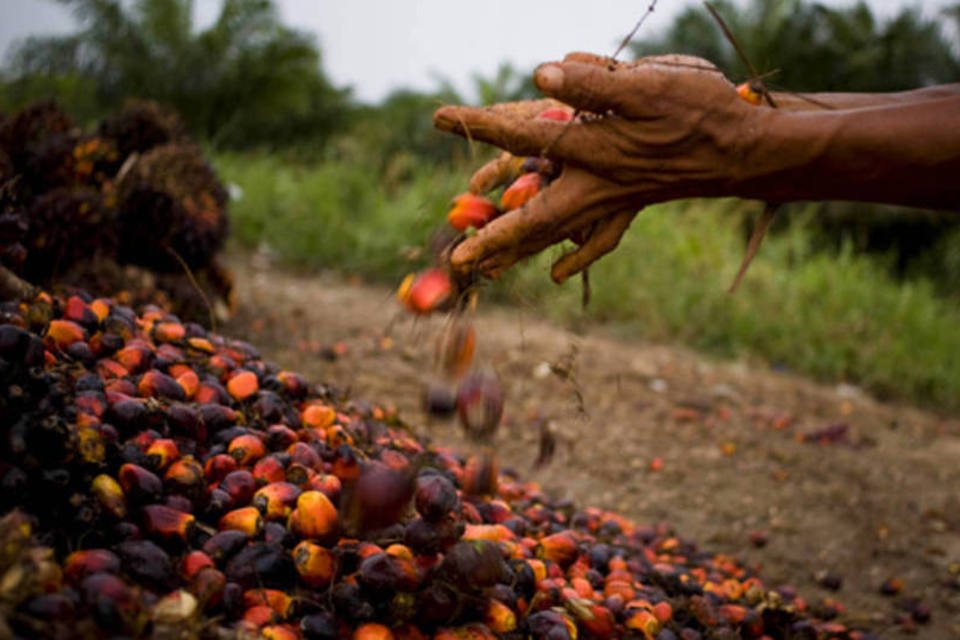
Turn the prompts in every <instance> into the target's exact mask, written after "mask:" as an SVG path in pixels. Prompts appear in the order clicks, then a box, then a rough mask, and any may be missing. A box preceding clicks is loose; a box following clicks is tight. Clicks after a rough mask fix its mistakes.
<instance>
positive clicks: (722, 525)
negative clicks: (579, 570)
mask: <svg viewBox="0 0 960 640" xmlns="http://www.w3.org/2000/svg"><path fill="white" fill-rule="evenodd" d="M232 262H233V264H232V266H233V267H234V268H235V269H236V270H237V272H238V273H237V275H238V278H237V281H238V282H239V283H241V284H240V286H239V299H240V310H239V313H238V315H237V317H236V318H235V320H233V321H232V322H231V326H230V327H229V332H231V333H233V334H235V335H238V337H239V336H243V337H246V338H248V339H249V340H251V341H252V342H254V343H255V344H257V345H258V347H259V348H260V349H261V351H262V355H263V356H264V357H265V358H268V359H272V360H276V361H278V362H279V363H281V364H282V365H284V366H287V367H290V368H292V369H295V370H297V371H300V372H302V373H303V374H305V375H307V376H309V377H310V378H311V379H313V380H317V381H321V380H322V381H329V382H335V383H336V384H337V385H339V386H340V387H341V388H342V389H344V390H345V391H349V393H350V394H351V395H352V396H354V397H357V398H369V399H374V398H375V399H377V400H378V401H379V402H382V403H394V404H395V405H396V406H397V407H398V408H399V409H400V411H401V416H402V417H404V418H405V420H406V421H407V422H408V423H410V424H412V425H414V426H416V428H417V429H418V430H421V431H422V432H424V433H428V434H429V435H430V437H432V438H433V439H434V441H435V442H437V443H441V444H450V445H453V446H456V447H458V448H463V447H465V446H466V445H465V444H464V443H463V441H462V439H461V437H460V434H459V432H458V428H457V426H456V424H455V423H454V422H436V421H435V422H433V423H431V422H430V421H429V420H428V418H427V417H426V416H425V414H424V413H423V410H422V408H421V401H420V398H421V394H422V391H423V388H424V386H425V384H426V383H427V382H428V381H429V380H430V379H431V378H433V377H434V376H435V375H436V371H435V367H434V366H433V361H434V345H435V340H436V337H437V336H438V335H439V333H440V330H441V328H442V326H443V322H444V320H443V319H442V318H431V319H427V320H424V319H417V320H414V319H411V318H410V317H409V316H407V315H406V314H404V313H402V312H401V311H400V309H399V306H398V305H397V304H396V302H395V301H394V299H393V297H392V292H391V291H389V290H388V289H386V288H382V287H371V286H366V285H360V284H357V283H348V282H346V281H344V280H342V279H337V278H334V277H332V276H328V275H316V274H293V273H290V272H288V271H284V270H280V269H277V268H274V267H271V266H270V265H269V264H267V263H265V262H263V261H262V260H259V259H258V258H257V257H251V256H235V258H234V259H233V261H232ZM595 286H603V283H596V284H595ZM476 324H477V335H478V356H477V362H479V363H481V364H484V363H485V364H491V365H493V366H494V367H495V368H496V369H497V371H498V372H499V373H500V375H501V376H502V377H503V380H504V384H505V387H506V390H507V420H506V424H505V425H504V426H503V428H502V429H501V431H500V433H499V436H498V438H497V449H498V451H499V453H500V455H501V460H502V464H503V465H504V466H505V467H512V468H513V469H516V470H517V471H518V472H520V473H521V474H522V475H523V476H524V477H526V478H529V479H533V480H537V481H539V482H540V483H542V484H543V486H544V487H545V488H546V489H547V490H549V491H551V492H553V493H555V494H559V495H564V496H569V497H570V498H572V499H573V500H575V501H577V502H578V503H582V504H591V505H596V506H602V507H607V508H614V509H617V510H618V511H620V512H622V513H623V514H624V515H626V516H628V517H631V518H633V519H635V520H636V521H638V522H656V521H663V520H665V521H668V522H670V523H671V524H672V525H674V527H675V529H676V531H677V533H678V534H679V535H681V536H682V537H685V538H690V539H693V540H696V541H697V542H698V543H699V544H700V546H701V547H702V548H707V549H711V550H715V551H717V552H722V553H727V554H731V555H736V556H737V557H740V558H743V559H744V560H746V561H749V562H751V563H757V564H759V565H762V567H763V571H762V575H763V576H764V578H765V581H766V583H767V584H769V585H778V584H790V585H793V586H794V587H796V588H797V589H798V590H799V591H800V593H801V594H802V595H803V596H805V597H806V599H807V600H808V602H810V603H811V604H816V603H817V602H819V601H820V600H821V599H822V598H824V597H830V598H836V599H838V600H840V601H841V602H842V603H843V604H844V605H846V607H847V613H846V615H845V616H844V617H843V619H844V620H845V621H846V622H851V623H852V622H856V621H862V622H863V623H865V624H868V625H869V626H871V627H872V628H873V629H874V630H876V631H877V632H878V633H879V634H880V636H881V637H883V638H898V637H904V630H903V629H902V627H901V626H900V625H897V624H895V623H894V622H893V621H894V618H895V617H896V616H897V615H898V614H900V613H902V609H900V608H898V605H900V604H901V603H903V602H904V601H905V600H907V599H919V600H921V601H922V602H923V603H924V604H926V605H928V606H929V607H930V609H931V611H932V620H931V622H930V623H929V624H927V625H920V626H918V627H917V628H916V630H917V636H918V637H922V638H934V639H939V638H944V639H946V638H958V637H960V575H958V573H957V572H958V569H960V567H958V563H960V464H958V461H960V420H958V419H957V418H956V417H944V416H938V415H936V414H933V413H929V412H924V411H920V410H917V409H913V408H910V407H905V406H898V405H890V404H883V403H880V402H877V401H875V400H872V399H870V398H869V397H867V396H865V395H864V394H861V393H860V392H858V391H857V390H856V389H855V388H853V387H847V386H839V387H834V386H824V385H818V384H814V383H812V382H809V381H807V380H804V379H802V378H799V377H797V376H793V375H786V374H782V373H776V372H772V371H770V370H769V368H767V367H766V366H764V365H762V364H755V363H751V364H748V363H718V362H714V361H710V360H708V359H706V358H704V357H703V356H700V355H697V354H694V353H691V352H689V351H686V350H684V349H682V348H676V347H666V346H658V345H650V344H643V343H637V342H625V341H622V340H618V339H616V338H615V337H614V336H611V335H609V334H608V333H605V332H604V331H603V330H602V329H597V330H590V331H587V332H586V333H585V334H581V335H578V334H575V333H573V332H571V331H569V330H566V329H564V328H561V327H558V326H556V325H553V324H550V323H547V322H544V321H543V320H542V319H541V318H539V317H538V316H537V315H536V314H535V313H532V312H530V311H529V310H524V309H503V308H494V307H493V306H492V305H488V304H483V301H482V300H481V305H480V310H479V314H478V318H477V323H476ZM385 336H389V338H386V337H385ZM574 353H575V354H576V355H575V357H574V358H572V359H571V356H572V354H574ZM944 357H949V356H947V355H946V354H945V355H944ZM571 361H572V363H573V368H572V372H570V373H571V374H572V375H567V374H565V372H567V371H570V363H571ZM543 420H546V421H547V422H548V423H549V424H550V426H551V428H552V429H553V430H554V431H555V435H556V441H557V451H556V455H555V456H554V458H553V460H552V462H551V463H550V464H549V465H547V466H545V467H543V468H541V469H532V468H531V467H532V465H533V462H534V460H535V459H536V458H537V453H538V439H539V426H538V424H539V422H540V421H543ZM833 425H847V426H846V431H845V432H844V431H843V428H842V427H841V428H838V429H835V430H834V432H835V433H839V434H840V436H841V437H840V440H841V441H840V442H834V443H830V444H813V443H810V442H803V441H802V434H806V433H810V432H813V431H816V430H820V429H823V428H825V427H830V426H833ZM654 458H660V459H661V460H662V469H661V470H659V471H654V470H652V469H651V462H652V461H653V460H654ZM753 531H763V532H765V533H766V536H767V538H768V543H767V545H766V546H765V547H763V548H758V547H756V546H754V545H753V544H751V541H750V533H751V532H753ZM951 565H953V566H952V567H951ZM951 570H952V573H951ZM821 571H827V572H829V573H831V574H834V575H836V576H839V577H841V578H842V587H841V588H840V590H839V591H837V592H832V591H828V590H826V589H824V588H822V587H821V586H819V584H818V581H817V578H816V577H815V574H817V573H818V572H821ZM891 577H900V578H902V579H903V581H904V583H905V588H904V589H903V592H902V593H901V595H900V596H898V597H886V596H882V595H880V592H879V587H880V584H881V583H882V582H883V581H884V580H885V579H887V578H891Z"/></svg>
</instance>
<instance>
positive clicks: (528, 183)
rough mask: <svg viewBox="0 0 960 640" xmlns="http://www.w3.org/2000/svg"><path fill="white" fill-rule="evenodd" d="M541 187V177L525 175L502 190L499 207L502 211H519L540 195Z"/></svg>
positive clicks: (538, 175) (534, 173)
mask: <svg viewBox="0 0 960 640" xmlns="http://www.w3.org/2000/svg"><path fill="white" fill-rule="evenodd" d="M542 185H543V177H542V176H541V175H540V174H539V173H536V172H531V173H525V174H523V175H522V176H520V177H519V178H517V179H516V180H514V181H513V184H511V185H510V186H509V187H507V188H506V189H505V190H504V192H503V195H502V196H501V197H500V206H501V207H503V209H504V211H514V210H516V209H519V208H520V207H522V206H523V205H525V204H526V203H527V202H529V201H530V200H531V199H532V198H533V196H535V195H537V194H538V193H540V189H541V187H542Z"/></svg>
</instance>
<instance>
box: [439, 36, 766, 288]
mask: <svg viewBox="0 0 960 640" xmlns="http://www.w3.org/2000/svg"><path fill="white" fill-rule="evenodd" d="M534 80H535V82H536V84H537V86H538V87H539V88H540V89H541V91H543V92H544V93H545V94H546V95H548V96H550V97H551V98H554V99H555V100H558V101H560V102H561V103H563V104H565V105H569V106H570V107H572V108H575V109H576V110H577V111H578V112H579V113H580V114H581V115H580V117H579V118H577V119H576V120H574V121H572V122H569V123H567V122H558V121H555V120H551V119H544V118H537V114H539V113H541V112H542V111H543V110H544V109H545V108H548V107H550V106H556V103H555V102H550V101H529V102H521V103H509V104H501V105H494V106H492V107H487V108H474V107H459V106H448V107H442V108H441V109H439V110H438V111H437V112H436V114H435V116H434V122H435V124H436V126H437V127H439V128H440V129H443V130H446V131H451V132H454V133H458V134H460V135H464V136H469V137H471V138H475V139H478V140H482V141H485V142H489V143H492V144H495V145H497V146H499V147H501V148H503V149H505V150H507V151H508V152H510V153H512V154H514V155H517V156H527V155H533V156H539V155H543V156H546V157H548V158H550V159H552V160H554V161H557V162H559V163H561V165H562V167H563V169H562V172H561V174H560V176H559V177H558V178H557V179H556V180H555V181H554V182H552V183H551V184H550V185H549V186H548V187H547V188H546V189H544V190H543V191H542V192H541V193H540V194H538V195H537V196H536V197H535V198H534V199H532V200H531V201H529V202H528V203H527V204H526V205H525V206H523V207H522V208H521V209H518V210H516V211H512V212H508V213H507V214H505V215H503V216H501V217H500V218H498V219H496V220H494V221H493V222H491V223H490V224H488V225H487V226H486V227H484V228H483V229H481V230H480V231H479V232H478V233H477V234H476V235H475V236H474V237H472V238H468V239H467V240H465V241H464V242H463V243H462V244H460V245H459V246H458V247H457V248H456V249H455V250H454V252H453V254H452V257H451V263H452V266H453V268H454V269H455V270H458V271H472V270H478V271H480V272H481V273H483V274H484V275H487V276H489V277H496V276H498V275H500V274H501V273H503V271H504V270H506V269H507V268H509V267H510V266H512V265H513V264H514V263H516V262H517V261H519V260H521V259H523V258H525V257H527V256H530V255H533V254H535V253H538V252H540V251H542V250H543V249H545V248H547V247H549V246H551V245H553V244H556V243H558V242H561V241H563V240H565V239H567V238H571V237H572V238H573V239H575V240H578V241H579V242H580V243H582V244H581V246H580V247H579V248H578V249H576V250H575V251H573V252H571V253H569V254H567V255H564V256H563V257H561V258H560V259H559V260H558V261H557V263H556V264H555V265H554V267H553V270H552V276H553V278H554V280H556V281H558V282H561V281H563V280H565V279H566V278H568V277H569V276H570V275H573V274H574V273H576V272H578V271H580V270H582V269H584V268H586V267H587V266H589V264H591V263H592V262H594V261H595V260H597V259H598V258H600V257H601V256H603V255H605V254H606V253H609V252H610V251H612V250H613V249H614V248H616V246H617V244H618V243H619V240H620V237H621V236H622V235H623V233H624V232H625V231H626V229H627V228H628V227H629V225H630V223H631V221H632V220H633V218H634V216H635V215H636V213H637V212H638V211H639V210H640V209H641V208H642V207H643V206H645V205H646V204H650V203H654V202H662V201H665V200H670V199H674V198H682V197H694V196H709V195H725V192H726V185H727V184H728V183H729V182H731V181H732V180H733V179H735V178H736V175H735V173H736V167H737V166H739V164H740V162H739V160H740V156H741V155H742V154H743V153H745V151H744V149H745V147H743V146H741V145H740V141H741V140H742V139H743V138H744V137H745V136H749V135H751V132H750V131H749V130H745V127H749V126H750V123H751V122H752V119H751V116H754V114H756V113H757V112H758V111H759V110H758V109H757V108H755V107H752V106H751V105H748V104H747V103H745V102H743V101H742V100H740V99H739V98H738V96H737V93H736V91H735V89H734V87H733V85H732V84H731V83H730V82H728V81H727V80H726V78H724V77H723V75H722V74H721V73H720V72H719V71H718V70H717V68H716V67H715V66H713V65H712V64H711V63H709V62H707V61H706V60H703V59H700V58H694V57H690V56H659V57H654V58H644V59H641V60H640V61H638V62H635V63H629V64H624V63H615V62H612V61H611V60H610V59H609V58H602V57H598V56H594V55H590V54H571V55H569V56H567V58H565V59H564V61H563V62H560V63H549V64H545V65H542V66H541V67H539V68H538V69H537V71H536V74H535V77H534ZM496 162H497V161H494V163H496ZM495 174H496V171H495V167H492V165H491V166H486V167H484V168H481V169H480V170H479V171H478V172H477V173H476V174H475V175H474V178H473V179H472V180H471V190H473V191H483V190H486V189H489V188H491V187H492V186H495V185H493V184H490V180H491V176H494V175H495Z"/></svg>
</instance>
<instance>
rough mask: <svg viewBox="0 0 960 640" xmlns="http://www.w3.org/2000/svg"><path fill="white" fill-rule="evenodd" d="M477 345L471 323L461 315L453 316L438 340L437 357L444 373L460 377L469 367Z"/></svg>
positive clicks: (475, 334)
mask: <svg viewBox="0 0 960 640" xmlns="http://www.w3.org/2000/svg"><path fill="white" fill-rule="evenodd" d="M476 346H477V332H476V330H475V329H474V328H473V323H472V322H471V321H470V320H469V319H468V318H464V317H463V316H457V317H454V318H453V320H452V321H451V322H450V323H449V324H448V325H447V328H446V330H445V331H444V332H443V334H442V335H441V337H440V341H439V342H438V350H437V353H438V356H439V357H438V359H439V361H440V364H441V366H442V368H443V371H444V373H445V374H447V375H448V376H450V377H451V378H460V377H462V376H463V374H465V373H466V372H467V370H468V369H469V368H470V363H471V362H473V354H474V351H475V350H476Z"/></svg>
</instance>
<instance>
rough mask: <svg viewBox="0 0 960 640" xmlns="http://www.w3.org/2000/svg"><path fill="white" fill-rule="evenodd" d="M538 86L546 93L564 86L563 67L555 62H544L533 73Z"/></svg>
mask: <svg viewBox="0 0 960 640" xmlns="http://www.w3.org/2000/svg"><path fill="white" fill-rule="evenodd" d="M533 81H534V82H535V83H536V85H537V87H538V88H539V89H540V90H541V91H544V92H546V93H551V92H553V91H558V90H559V89H561V88H563V69H561V68H560V67H559V65H556V64H553V63H547V64H542V65H540V66H539V67H537V70H536V72H535V73H534V74H533Z"/></svg>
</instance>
